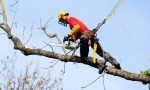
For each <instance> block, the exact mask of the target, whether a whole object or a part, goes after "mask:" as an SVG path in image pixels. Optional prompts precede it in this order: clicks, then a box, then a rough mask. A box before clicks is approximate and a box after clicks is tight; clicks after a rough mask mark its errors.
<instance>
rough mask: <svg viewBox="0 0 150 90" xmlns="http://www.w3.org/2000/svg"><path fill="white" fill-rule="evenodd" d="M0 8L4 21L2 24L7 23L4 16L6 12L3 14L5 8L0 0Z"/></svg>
mask: <svg viewBox="0 0 150 90" xmlns="http://www.w3.org/2000/svg"><path fill="white" fill-rule="evenodd" d="M0 8H1V10H2V11H1V14H2V16H3V21H4V24H6V23H7V17H6V14H5V9H4V6H3V3H2V0H0Z"/></svg>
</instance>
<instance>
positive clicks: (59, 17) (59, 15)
mask: <svg viewBox="0 0 150 90" xmlns="http://www.w3.org/2000/svg"><path fill="white" fill-rule="evenodd" d="M63 15H69V13H68V12H67V11H65V10H62V11H61V12H59V13H58V20H60V19H61V18H62V16H63Z"/></svg>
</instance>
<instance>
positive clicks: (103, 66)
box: [97, 59, 106, 74]
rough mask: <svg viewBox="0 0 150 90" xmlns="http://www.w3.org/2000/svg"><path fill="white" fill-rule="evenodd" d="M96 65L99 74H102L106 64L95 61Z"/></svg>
mask: <svg viewBox="0 0 150 90" xmlns="http://www.w3.org/2000/svg"><path fill="white" fill-rule="evenodd" d="M97 63H98V68H99V74H102V73H103V71H104V70H105V68H106V62H105V61H102V60H98V59H97Z"/></svg>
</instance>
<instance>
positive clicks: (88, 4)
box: [0, 0, 150, 90]
mask: <svg viewBox="0 0 150 90" xmlns="http://www.w3.org/2000/svg"><path fill="white" fill-rule="evenodd" d="M14 1H15V0H9V1H8V0H3V2H4V6H5V9H6V14H7V19H8V23H9V25H10V26H11V23H12V21H13V17H14V13H13V12H11V11H10V10H12V9H13V10H14V9H15V7H12V6H11V5H12V4H13V3H14ZM117 1H118V0H68V1H67V0H20V1H19V6H18V9H17V13H16V17H15V22H16V23H17V26H13V27H12V33H13V34H14V35H16V36H17V37H19V38H20V39H21V40H22V41H23V42H26V41H27V39H28V37H29V36H30V33H31V32H32V38H31V40H30V41H29V43H28V44H27V45H26V46H27V47H31V48H33V47H36V48H37V47H39V48H41V47H43V46H44V45H45V43H43V41H44V42H56V39H50V38H48V37H46V36H45V35H44V33H43V32H42V31H41V30H40V29H38V28H40V19H41V20H42V23H43V24H44V23H45V22H46V21H47V20H48V19H50V18H51V17H53V19H52V20H51V21H50V22H49V27H48V32H49V33H50V34H53V33H57V34H58V35H59V36H60V37H61V38H63V37H64V36H65V35H67V34H68V32H69V27H63V26H61V25H59V24H58V23H57V22H58V21H57V13H58V12H60V11H61V10H66V11H68V12H69V13H70V16H73V17H76V18H78V19H80V20H81V21H82V22H84V23H85V24H86V25H87V26H88V28H89V29H93V28H95V27H96V26H97V24H98V23H99V22H100V21H101V20H102V19H103V18H104V17H105V16H106V15H108V13H109V12H110V10H111V9H112V8H113V6H114V5H115V4H116V3H117ZM149 16H150V1H149V0H125V2H124V3H123V4H122V5H121V6H120V7H119V9H117V11H116V13H115V15H112V16H111V17H110V18H109V19H108V20H107V21H106V23H105V24H104V25H103V26H102V28H101V29H100V30H99V31H98V33H97V35H98V38H99V39H100V44H101V46H102V48H103V49H104V50H105V51H107V52H109V53H110V54H111V55H112V56H113V57H115V58H116V59H117V61H118V62H119V63H120V64H121V67H122V69H123V70H127V71H130V72H134V73H140V71H141V70H145V69H148V68H149V67H150V47H149V46H150V42H149V38H150V36H149V33H150V30H149V28H150V17H149ZM117 18H119V20H120V21H121V22H122V23H123V25H124V26H125V28H126V29H127V32H126V31H124V29H123V28H122V26H121V25H120V23H118V19H117ZM32 26H33V29H31V27H32ZM24 27H25V31H24V32H25V35H24V36H25V37H23V30H24ZM0 33H3V31H2V30H0ZM128 33H129V34H130V35H131V37H129V36H128ZM0 41H1V45H0V54H1V55H0V58H1V59H4V58H6V57H7V56H11V55H12V54H13V53H14V52H15V53H17V56H18V58H17V61H16V67H20V68H19V69H24V67H25V66H26V64H27V63H29V62H34V63H36V62H37V61H38V62H39V65H40V66H41V67H42V66H49V62H51V61H53V59H49V58H45V57H40V56H24V55H23V54H22V53H21V52H20V51H16V50H14V49H13V43H12V42H11V41H10V40H8V39H7V37H6V36H5V35H1V36H0ZM135 43H136V45H135ZM53 48H54V49H55V52H57V53H61V54H63V52H62V50H61V48H59V47H53ZM45 50H50V51H51V48H49V47H46V48H45ZM76 55H79V50H78V51H77V52H76ZM89 56H92V49H90V53H89ZM97 57H98V58H101V57H99V56H98V55H97ZM101 59H103V58H101ZM63 65H64V63H62V62H59V63H58V64H56V66H55V67H54V68H53V69H52V70H51V74H52V76H53V77H56V78H57V77H59V76H60V73H61V72H60V70H63V67H64V66H63ZM65 66H66V73H65V75H64V76H63V88H64V90H82V88H81V87H83V86H85V85H87V84H89V83H90V82H92V81H94V80H95V79H96V78H97V77H99V74H98V70H97V69H95V68H92V67H89V66H87V65H83V64H77V63H66V64H65ZM17 73H18V72H17V71H16V74H17ZM104 80H105V86H106V90H148V87H147V86H145V85H143V84H142V83H140V82H136V81H128V80H125V79H123V78H120V77H116V76H112V75H107V74H106V75H105V77H104ZM84 90H104V87H103V79H102V78H100V79H99V80H97V81H96V82H95V83H94V84H92V85H91V86H89V87H87V88H85V89H84Z"/></svg>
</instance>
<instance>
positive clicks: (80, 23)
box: [67, 17, 88, 33]
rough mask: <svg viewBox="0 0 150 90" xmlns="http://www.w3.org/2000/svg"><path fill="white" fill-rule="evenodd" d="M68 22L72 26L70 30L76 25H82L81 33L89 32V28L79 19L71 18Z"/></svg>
mask: <svg viewBox="0 0 150 90" xmlns="http://www.w3.org/2000/svg"><path fill="white" fill-rule="evenodd" d="M67 22H68V24H69V26H70V29H72V28H73V26H74V25H80V33H82V32H84V31H85V30H88V28H87V26H86V25H85V24H83V23H82V22H81V21H80V20H78V19H77V18H74V17H70V18H69V19H68V21H67Z"/></svg>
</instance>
